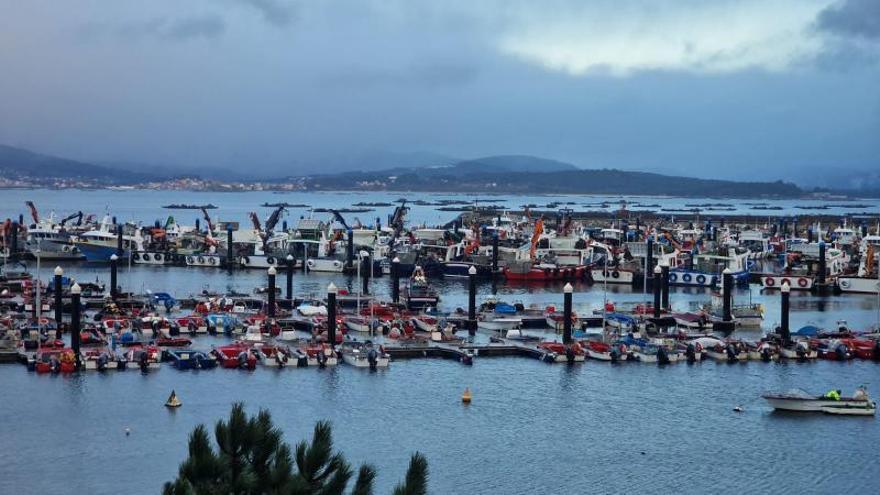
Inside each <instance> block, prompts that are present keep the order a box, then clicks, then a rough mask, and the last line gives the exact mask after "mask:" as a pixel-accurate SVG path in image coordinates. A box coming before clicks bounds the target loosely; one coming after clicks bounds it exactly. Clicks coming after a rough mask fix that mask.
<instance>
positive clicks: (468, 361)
mask: <svg viewBox="0 0 880 495" xmlns="http://www.w3.org/2000/svg"><path fill="white" fill-rule="evenodd" d="M461 364H463V365H465V366H472V365H473V364H474V357H473V356H471V355H470V354H468V353H465V354H464V355H463V356H462V357H461Z"/></svg>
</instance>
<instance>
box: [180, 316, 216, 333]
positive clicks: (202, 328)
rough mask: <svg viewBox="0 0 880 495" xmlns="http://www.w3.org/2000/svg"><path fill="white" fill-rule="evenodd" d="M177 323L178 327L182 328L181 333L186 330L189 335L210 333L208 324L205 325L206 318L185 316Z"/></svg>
mask: <svg viewBox="0 0 880 495" xmlns="http://www.w3.org/2000/svg"><path fill="white" fill-rule="evenodd" d="M175 321H176V322H177V326H179V327H180V329H181V331H184V330H186V331H187V332H189V333H196V332H207V331H208V324H207V323H205V318H204V317H202V316H199V315H196V314H192V315H189V316H184V317H181V318H178V319H177V320H175Z"/></svg>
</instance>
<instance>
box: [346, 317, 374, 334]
mask: <svg viewBox="0 0 880 495" xmlns="http://www.w3.org/2000/svg"><path fill="white" fill-rule="evenodd" d="M370 323H371V321H370V319H369V318H365V317H363V316H346V317H345V327H346V328H348V329H349V330H351V331H352V332H360V333H369V332H370V331H371V330H372V329H373V327H372V325H371V324H370Z"/></svg>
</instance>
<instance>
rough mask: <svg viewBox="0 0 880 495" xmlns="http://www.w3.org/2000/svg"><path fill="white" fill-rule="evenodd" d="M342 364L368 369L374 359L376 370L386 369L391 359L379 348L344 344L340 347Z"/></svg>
mask: <svg viewBox="0 0 880 495" xmlns="http://www.w3.org/2000/svg"><path fill="white" fill-rule="evenodd" d="M340 354H342V362H344V363H345V364H347V365H350V366H354V367H355V368H369V367H370V361H371V360H372V359H375V363H376V364H375V367H376V368H387V367H388V364H389V363H390V362H391V357H390V356H389V355H388V354H387V353H385V352H384V351H383V350H382V348H381V347H379V348H376V347H374V346H373V345H372V344H361V343H359V342H357V343H346V344H343V345H342V346H341V349H340Z"/></svg>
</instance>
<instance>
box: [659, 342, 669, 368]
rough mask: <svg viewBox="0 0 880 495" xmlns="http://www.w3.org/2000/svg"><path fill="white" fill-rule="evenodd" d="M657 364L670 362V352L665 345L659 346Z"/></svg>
mask: <svg viewBox="0 0 880 495" xmlns="http://www.w3.org/2000/svg"><path fill="white" fill-rule="evenodd" d="M657 364H669V354H668V353H667V352H666V348H665V347H663V346H661V347H658V348H657Z"/></svg>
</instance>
